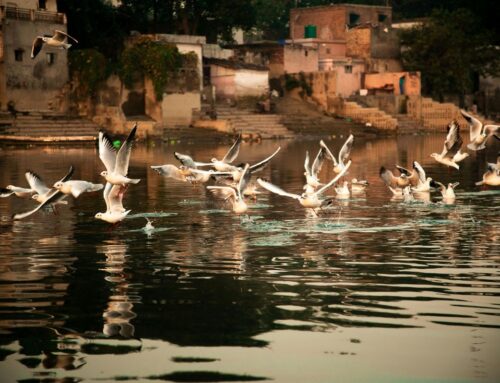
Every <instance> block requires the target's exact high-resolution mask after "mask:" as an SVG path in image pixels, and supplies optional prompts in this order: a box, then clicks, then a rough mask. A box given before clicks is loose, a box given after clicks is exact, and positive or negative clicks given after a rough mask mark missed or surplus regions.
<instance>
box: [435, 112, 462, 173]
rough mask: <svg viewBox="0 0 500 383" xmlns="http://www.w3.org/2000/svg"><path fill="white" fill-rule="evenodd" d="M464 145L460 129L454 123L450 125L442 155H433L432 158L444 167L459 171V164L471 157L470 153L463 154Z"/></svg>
mask: <svg viewBox="0 0 500 383" xmlns="http://www.w3.org/2000/svg"><path fill="white" fill-rule="evenodd" d="M462 143H463V140H462V137H460V128H459V126H458V124H456V123H455V122H454V121H452V122H451V123H450V124H449V125H448V134H447V135H446V139H445V141H444V146H443V151H442V152H441V153H432V154H431V157H433V158H434V159H435V160H436V161H437V162H439V163H441V164H443V165H446V166H450V167H453V168H455V169H459V168H460V166H458V164H457V162H460V161H462V160H463V159H464V158H466V157H468V156H469V154H468V153H463V152H461V150H460V148H461V147H462Z"/></svg>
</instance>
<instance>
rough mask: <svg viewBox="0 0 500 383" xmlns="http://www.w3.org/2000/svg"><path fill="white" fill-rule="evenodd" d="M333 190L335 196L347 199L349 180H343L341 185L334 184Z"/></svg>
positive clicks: (348, 195) (349, 193)
mask: <svg viewBox="0 0 500 383" xmlns="http://www.w3.org/2000/svg"><path fill="white" fill-rule="evenodd" d="M335 192H336V193H337V194H336V196H335V198H337V199H348V198H349V197H350V195H351V192H350V191H349V182H348V181H344V182H343V183H342V185H341V186H336V187H335Z"/></svg>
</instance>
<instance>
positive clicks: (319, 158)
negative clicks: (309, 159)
mask: <svg viewBox="0 0 500 383" xmlns="http://www.w3.org/2000/svg"><path fill="white" fill-rule="evenodd" d="M325 156H326V151H325V148H324V147H322V146H320V148H319V150H318V154H317V155H316V158H315V159H314V162H313V164H312V166H311V175H312V176H313V177H317V176H318V173H319V172H320V171H321V167H322V166H323V161H324V160H325Z"/></svg>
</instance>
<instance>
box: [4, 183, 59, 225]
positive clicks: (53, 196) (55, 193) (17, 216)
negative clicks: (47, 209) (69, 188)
mask: <svg viewBox="0 0 500 383" xmlns="http://www.w3.org/2000/svg"><path fill="white" fill-rule="evenodd" d="M62 196H64V195H63V193H61V192H60V191H59V190H57V189H54V190H53V191H52V193H51V194H50V195H49V196H48V197H47V198H46V199H45V201H43V202H42V203H40V204H38V205H37V207H35V208H34V209H32V210H30V211H27V212H24V213H19V214H14V215H13V216H12V218H13V219H14V220H18V219H23V218H26V217H28V216H30V215H31V214H33V213H36V212H37V211H38V210H40V209H41V208H42V207H44V206H47V205H48V204H50V203H53V202H56V201H58V200H59V199H61V197H62Z"/></svg>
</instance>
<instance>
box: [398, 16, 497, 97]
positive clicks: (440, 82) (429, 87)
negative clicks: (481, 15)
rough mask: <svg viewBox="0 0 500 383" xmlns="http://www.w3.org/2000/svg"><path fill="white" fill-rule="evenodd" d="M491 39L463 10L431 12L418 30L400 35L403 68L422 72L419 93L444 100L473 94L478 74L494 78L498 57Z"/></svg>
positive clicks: (492, 37) (490, 35)
mask: <svg viewBox="0 0 500 383" xmlns="http://www.w3.org/2000/svg"><path fill="white" fill-rule="evenodd" d="M493 41H494V36H492V34H491V33H489V32H488V31H487V30H484V29H483V28H482V26H481V24H480V23H479V21H478V20H477V18H476V17H474V14H473V13H472V12H471V11H469V10H466V9H458V10H455V11H452V12H449V11H444V10H439V11H434V12H433V13H432V15H431V17H430V18H429V19H428V20H427V21H426V22H425V23H424V24H423V25H422V26H420V27H417V28H414V29H412V30H408V31H404V32H402V34H401V42H402V45H403V47H404V48H403V52H402V60H403V65H404V67H405V69H407V70H412V71H421V72H422V91H423V93H424V94H429V95H431V96H433V97H436V98H438V99H439V100H443V96H444V95H445V94H457V95H459V96H460V98H461V102H462V103H463V96H464V95H465V94H466V93H469V92H471V91H472V86H473V79H474V76H477V75H483V76H484V75H497V74H498V73H499V69H500V55H499V54H498V49H497V48H496V47H495V46H494V45H493Z"/></svg>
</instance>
